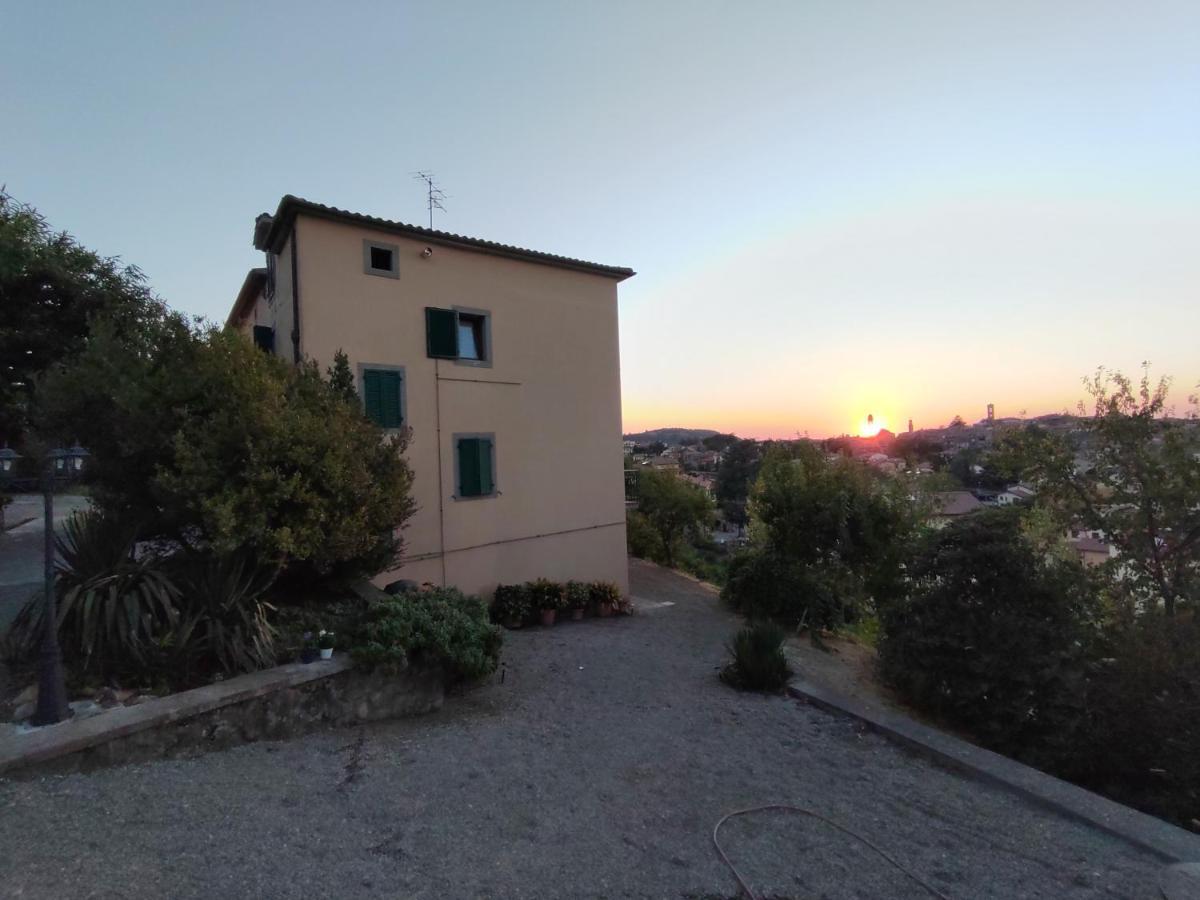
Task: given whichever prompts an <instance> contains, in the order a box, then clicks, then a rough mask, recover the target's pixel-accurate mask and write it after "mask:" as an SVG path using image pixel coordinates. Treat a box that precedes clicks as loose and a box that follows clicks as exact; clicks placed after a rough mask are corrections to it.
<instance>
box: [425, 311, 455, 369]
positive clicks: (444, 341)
mask: <svg viewBox="0 0 1200 900" xmlns="http://www.w3.org/2000/svg"><path fill="white" fill-rule="evenodd" d="M425 347H426V349H427V350H428V352H429V355H430V356H431V357H433V358H434V359H458V314H457V313H455V312H454V310H452V309H434V308H433V307H432V306H427V307H425Z"/></svg>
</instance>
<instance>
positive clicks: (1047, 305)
mask: <svg viewBox="0 0 1200 900" xmlns="http://www.w3.org/2000/svg"><path fill="white" fill-rule="evenodd" d="M0 27H2V28H3V31H4V34H5V53H4V54H3V56H2V57H0V82H2V83H3V84H4V89H3V91H0V117H2V118H0V121H3V122H4V138H3V140H0V182H4V183H6V184H7V188H8V190H9V192H10V193H12V194H14V195H15V196H16V197H18V198H19V199H21V200H25V201H28V202H31V203H33V204H34V205H36V206H38V207H39V208H40V209H41V210H42V211H43V212H44V213H45V214H46V215H47V216H48V217H49V218H50V219H51V221H52V222H53V223H54V224H55V225H57V226H60V227H64V228H67V229H69V230H71V231H73V232H74V233H75V234H76V235H77V236H78V237H79V238H80V239H81V240H82V241H84V242H85V243H86V244H88V245H90V246H92V247H94V248H96V249H98V250H100V251H101V252H104V253H109V254H120V255H122V256H124V257H125V258H127V259H128V260H130V261H132V262H135V263H137V264H138V265H140V266H141V267H142V268H143V269H144V270H145V271H146V273H147V275H148V276H149V278H150V280H151V282H152V284H153V285H154V287H155V288H156V289H157V290H158V291H159V293H160V294H162V295H163V296H164V297H165V298H166V299H168V300H169V301H170V302H171V303H172V304H173V305H174V306H176V307H177V308H179V309H182V310H186V311H188V312H193V313H198V314H203V315H206V316H209V317H212V318H214V319H222V320H223V319H224V316H225V314H226V312H227V311H228V307H229V305H230V304H231V302H232V300H233V296H234V294H235V292H236V290H237V287H238V285H239V284H240V282H241V279H242V276H243V275H244V273H245V270H246V269H247V268H249V267H251V266H254V265H258V264H260V259H259V257H258V256H257V254H255V252H254V250H253V248H252V247H251V245H250V233H251V225H252V222H253V218H254V216H255V215H256V214H257V213H259V212H261V211H263V210H273V209H274V207H275V205H276V204H277V203H278V200H279V197H280V196H281V195H282V194H284V193H289V192H290V193H294V194H298V195H301V196H305V197H308V198H309V199H313V200H317V201H320V202H324V203H330V204H335V205H338V206H342V207H347V208H350V209H354V210H357V211H361V212H365V213H371V214H376V215H383V216H387V217H389V218H396V219H401V220H404V221H412V222H417V223H421V222H423V221H424V215H425V213H424V208H423V205H422V200H421V192H420V186H419V185H418V184H417V183H416V182H414V181H413V180H412V178H411V172H412V171H413V170H415V169H418V168H429V169H432V170H434V171H435V172H436V173H437V174H438V176H439V180H440V182H441V183H442V186H443V187H444V189H445V191H446V193H447V194H448V195H449V198H448V199H447V201H446V207H447V211H446V213H445V214H444V215H441V216H439V217H438V219H437V220H436V221H435V225H436V226H437V227H440V228H445V229H447V230H450V231H456V232H460V233H464V234H471V235H476V236H480V237H486V238H490V239H494V240H499V241H504V242H507V243H514V244H518V245H522V246H527V247H533V248H537V249H541V250H547V251H551V252H556V253H564V254H568V255H572V256H580V257H583V258H587V259H594V260H596V261H599V262H604V263H611V264H619V265H628V266H632V267H633V268H635V269H636V270H637V271H638V273H639V274H638V276H637V277H636V278H633V279H631V280H630V281H628V282H626V283H624V284H623V285H622V286H621V339H622V380H623V388H624V412H625V428H626V430H629V431H633V430H641V429H643V428H649V427H657V426H691V427H710V428H717V429H722V430H733V431H736V432H738V433H739V434H742V435H746V436H756V437H767V436H790V435H793V434H796V433H805V432H807V433H809V434H812V435H814V436H823V435H828V434H839V433H842V432H855V431H857V430H858V429H859V427H860V425H861V423H862V421H863V420H864V419H865V417H866V415H867V414H868V413H873V414H874V415H875V416H876V418H877V419H881V420H882V421H883V423H884V424H886V426H887V427H889V428H892V429H894V430H898V429H901V428H903V427H904V425H905V423H906V421H907V419H908V418H909V417H911V418H912V419H913V420H914V422H915V424H916V425H917V427H921V426H926V425H942V424H945V423H946V422H947V421H948V420H949V419H950V418H951V417H952V416H954V415H955V414H961V415H962V416H963V417H964V418H966V419H967V420H969V421H970V420H974V419H978V418H980V417H982V416H983V415H984V411H985V406H986V404H987V403H988V402H993V403H995V404H996V409H997V415H1001V416H1003V415H1016V414H1018V413H1019V412H1020V411H1021V410H1026V411H1027V412H1028V414H1030V415H1034V414H1038V413H1041V412H1049V411H1058V410H1062V409H1064V408H1067V407H1071V406H1073V405H1074V403H1075V401H1076V400H1078V399H1079V398H1080V397H1081V395H1082V388H1081V384H1080V378H1081V376H1083V375H1085V374H1088V373H1090V372H1091V371H1093V370H1094V369H1095V367H1096V366H1098V365H1101V364H1104V365H1108V366H1113V367H1119V368H1123V369H1126V370H1130V371H1131V370H1133V369H1135V368H1136V367H1137V366H1138V365H1139V364H1140V362H1141V361H1142V360H1150V361H1151V362H1152V364H1153V367H1154V371H1155V372H1159V373H1164V374H1172V375H1174V376H1175V379H1176V384H1177V386H1178V389H1177V390H1176V391H1175V393H1174V400H1175V402H1176V403H1177V404H1178V405H1179V406H1180V407H1181V408H1182V406H1183V404H1184V400H1185V397H1186V394H1187V393H1188V392H1189V391H1190V390H1192V389H1193V388H1194V386H1195V385H1196V383H1197V382H1198V381H1200V328H1198V327H1197V326H1200V296H1198V293H1200V4H1197V3H1195V2H1180V3H1153V2H1137V3H1134V2H1128V3H1121V4H1111V3H1103V2H1100V3H1097V2H1086V3H1083V2H1081V3H1071V2H1058V3H1053V4H1049V3H1043V2H1039V3H1020V2H1008V3H1003V4H989V5H982V4H968V3H961V2H945V3H921V2H915V3H909V4H895V3H853V2H847V3H836V4H831V3H815V2H814V3H805V2H798V0H788V2H781V3H754V2H750V3H745V4H732V3H727V4H716V3H696V2H679V3H666V2H662V3H653V4H646V3H635V2H629V3H618V2H603V3H600V2H597V3H590V4H584V3H559V2H546V3H517V4H494V3H486V4H485V3H478V4H470V3H464V4H454V5H453V6H450V5H442V4H424V3H422V4H405V3H394V2H389V3H380V4H374V5H372V4H357V3H349V4H338V5H337V6H336V8H335V7H334V6H333V5H330V4H322V5H320V6H318V5H316V4H313V5H308V6H306V5H304V4H298V3H286V4H285V3H278V4H272V3H256V4H253V5H247V4H234V3H228V4H219V3H206V4H165V3H158V2H156V3H150V2H147V3H133V2H123V3H121V4H115V5H114V4H94V3H80V4H61V3H43V4H28V3H20V4H18V3H15V2H3V3H0Z"/></svg>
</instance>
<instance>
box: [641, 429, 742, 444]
mask: <svg viewBox="0 0 1200 900" xmlns="http://www.w3.org/2000/svg"><path fill="white" fill-rule="evenodd" d="M719 433H720V432H717V431H713V430H712V429H711V428H655V429H654V430H653V431H639V432H638V433H637V434H627V435H625V440H627V441H633V442H634V443H635V444H653V443H654V442H655V441H662V442H663V443H664V444H667V445H671V444H683V443H688V444H692V443H695V442H696V441H702V440H704V439H705V438H706V437H712V436H713V435H714V434H719Z"/></svg>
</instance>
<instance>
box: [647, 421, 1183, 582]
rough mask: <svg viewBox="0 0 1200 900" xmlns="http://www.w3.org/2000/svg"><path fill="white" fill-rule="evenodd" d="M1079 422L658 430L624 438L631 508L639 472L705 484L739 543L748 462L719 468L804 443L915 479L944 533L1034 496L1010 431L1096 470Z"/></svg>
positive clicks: (1102, 555) (1093, 556) (1078, 538)
mask: <svg viewBox="0 0 1200 900" xmlns="http://www.w3.org/2000/svg"><path fill="white" fill-rule="evenodd" d="M1083 421H1084V420H1082V419H1081V418H1080V417H1078V416H1075V415H1070V414H1067V413H1050V414H1047V415H1042V416H1035V417H1030V418H1024V417H1016V416H1007V417H1002V418H999V417H996V416H995V412H994V406H992V405H991V404H988V406H987V412H986V414H985V415H984V416H983V417H982V418H980V419H979V420H978V421H976V422H973V423H971V422H966V421H965V420H963V418H962V417H961V416H955V417H954V419H953V420H952V421H951V422H950V423H949V424H947V425H945V426H942V427H939V428H920V429H914V428H913V423H912V420H911V419H910V420H909V421H908V430H907V431H905V432H903V433H900V434H896V433H894V432H892V431H889V430H888V429H886V428H881V429H880V430H879V431H878V432H877V433H875V434H874V435H871V436H869V437H868V436H863V435H841V436H839V437H830V438H807V437H797V438H794V439H791V440H775V439H769V440H761V441H760V440H755V439H743V438H739V437H737V436H736V435H734V434H728V433H723V432H719V431H716V430H713V429H704V428H656V429H652V430H648V431H641V432H636V433H630V434H626V435H624V450H625V482H626V497H627V504H628V505H630V506H633V505H635V504H636V500H635V499H634V496H635V491H636V484H637V474H638V472H639V471H645V470H647V469H652V470H660V471H669V472H672V473H675V474H677V475H678V476H679V477H680V478H682V479H683V480H685V481H687V482H689V483H691V484H693V485H696V486H697V487H699V488H702V489H703V490H705V491H706V492H707V493H708V495H709V496H710V497H711V498H712V499H713V500H714V501H716V504H717V510H718V519H717V524H716V527H715V529H714V531H713V534H712V538H713V541H714V542H715V543H716V544H717V545H726V544H727V545H731V546H732V545H737V544H740V543H744V542H745V533H744V525H745V523H746V521H747V520H748V516H747V515H746V512H745V506H744V504H745V498H746V495H747V493H748V488H747V487H746V486H745V485H744V484H741V483H739V484H731V483H730V482H731V481H743V480H744V479H745V476H746V466H744V465H723V463H726V461H727V460H728V459H729V457H730V454H731V452H733V453H738V452H739V451H740V453H741V454H742V455H745V456H748V457H750V458H752V459H757V458H759V457H761V455H762V453H763V452H765V450H766V448H767V447H769V446H771V445H774V444H782V445H787V444H795V443H809V444H813V445H815V446H817V447H819V448H820V449H821V450H822V451H823V452H824V453H825V454H826V456H827V457H828V458H829V459H835V458H837V457H850V458H853V459H856V460H859V461H861V462H862V463H864V464H865V465H867V466H869V467H871V468H872V469H875V470H877V471H879V472H880V473H886V474H892V475H896V476H904V477H909V478H912V479H914V482H913V483H914V489H915V490H917V491H919V492H920V493H921V494H922V495H923V496H924V497H925V499H926V500H927V502H928V507H929V513H928V524H930V525H932V526H933V527H944V526H945V525H946V524H948V523H949V522H951V521H953V520H955V519H957V518H960V517H962V516H966V515H968V514H970V513H973V512H975V511H977V510H980V509H983V508H985V507H989V506H1011V505H1014V504H1027V503H1030V502H1032V501H1033V499H1034V498H1035V497H1036V495H1037V492H1036V489H1035V488H1034V486H1033V485H1032V484H1028V483H1025V482H1023V481H1021V480H1019V479H1013V478H1011V477H1007V475H1006V472H1005V471H1004V467H1003V466H1001V465H998V464H997V460H996V459H995V454H994V451H995V450H996V447H997V445H998V443H999V442H1001V441H1002V439H1003V438H1004V437H1005V436H1006V435H1010V434H1015V433H1017V432H1020V431H1022V430H1024V429H1026V428H1029V427H1030V426H1033V427H1034V428H1035V429H1040V430H1042V431H1044V432H1045V433H1048V434H1054V435H1057V436H1060V437H1063V438H1065V439H1066V440H1067V442H1068V443H1069V444H1070V446H1071V447H1072V448H1073V449H1074V452H1075V458H1074V466H1075V470H1076V471H1077V472H1088V471H1090V470H1091V469H1093V468H1094V467H1095V465H1096V459H1095V452H1094V448H1093V446H1092V438H1091V435H1090V434H1089V433H1088V431H1087V430H1086V429H1085V428H1084V427H1083ZM1175 421H1177V422H1178V423H1181V424H1184V425H1186V426H1187V427H1190V428H1195V429H1196V430H1197V432H1200V422H1197V421H1196V420H1195V419H1179V420H1175ZM734 448H738V449H737V450H735V449H734ZM1064 538H1065V539H1066V541H1067V542H1068V544H1069V545H1070V546H1072V547H1073V548H1074V549H1075V551H1076V552H1077V553H1078V554H1079V557H1080V559H1081V560H1082V561H1083V562H1084V564H1085V565H1089V566H1095V565H1101V564H1103V563H1104V562H1106V561H1108V560H1110V559H1113V558H1115V557H1116V556H1117V551H1116V548H1115V547H1114V546H1113V545H1112V544H1111V543H1110V542H1109V541H1108V540H1106V536H1105V534H1104V533H1103V532H1102V531H1100V530H1098V529H1094V528H1086V527H1084V526H1083V525H1082V524H1079V525H1077V526H1073V527H1071V528H1069V529H1068V532H1067V534H1065V535H1064Z"/></svg>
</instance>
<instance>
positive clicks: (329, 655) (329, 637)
mask: <svg viewBox="0 0 1200 900" xmlns="http://www.w3.org/2000/svg"><path fill="white" fill-rule="evenodd" d="M317 648H318V649H319V650H320V651H321V659H333V632H332V631H326V630H325V629H324V628H322V629H321V631H320V632H319V633H318V634H317Z"/></svg>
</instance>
